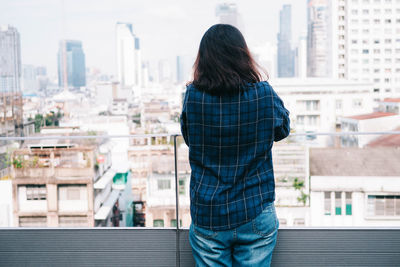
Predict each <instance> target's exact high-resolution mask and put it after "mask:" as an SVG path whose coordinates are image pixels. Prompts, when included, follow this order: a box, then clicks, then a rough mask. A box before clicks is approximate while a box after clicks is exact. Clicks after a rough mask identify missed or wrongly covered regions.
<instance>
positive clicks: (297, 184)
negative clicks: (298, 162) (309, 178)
mask: <svg viewBox="0 0 400 267" xmlns="http://www.w3.org/2000/svg"><path fill="white" fill-rule="evenodd" d="M293 187H294V189H295V190H301V189H302V188H303V187H304V181H299V179H298V178H294V181H293Z"/></svg>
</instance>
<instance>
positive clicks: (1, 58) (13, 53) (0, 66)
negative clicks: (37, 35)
mask: <svg viewBox="0 0 400 267" xmlns="http://www.w3.org/2000/svg"><path fill="white" fill-rule="evenodd" d="M0 47H1V49H0V62H1V63H0V135H1V136H15V135H21V134H22V128H23V111H22V107H23V103H22V92H21V44H20V35H19V33H18V31H17V29H16V28H14V27H12V26H0ZM3 145H4V143H3V144H0V146H3Z"/></svg>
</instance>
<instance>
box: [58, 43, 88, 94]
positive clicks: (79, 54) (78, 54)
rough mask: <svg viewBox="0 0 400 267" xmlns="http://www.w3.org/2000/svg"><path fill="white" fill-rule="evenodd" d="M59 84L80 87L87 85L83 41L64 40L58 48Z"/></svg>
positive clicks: (66, 86) (65, 86) (64, 86)
mask: <svg viewBox="0 0 400 267" xmlns="http://www.w3.org/2000/svg"><path fill="white" fill-rule="evenodd" d="M58 85H59V86H60V87H63V88H68V87H73V88H79V87H81V86H85V85H86V65H85V54H84V53H83V49H82V42H81V41H75V40H62V41H60V46H59V50H58Z"/></svg>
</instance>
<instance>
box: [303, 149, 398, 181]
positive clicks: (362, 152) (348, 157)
mask: <svg viewBox="0 0 400 267" xmlns="http://www.w3.org/2000/svg"><path fill="white" fill-rule="evenodd" d="M399 162H400V149H398V148H393V147H379V148H377V147H371V148H311V149H310V175H314V176H400V164H399ZM382 166H385V167H382Z"/></svg>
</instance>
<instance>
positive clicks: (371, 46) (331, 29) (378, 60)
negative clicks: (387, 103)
mask: <svg viewBox="0 0 400 267" xmlns="http://www.w3.org/2000/svg"><path fill="white" fill-rule="evenodd" d="M310 1H311V0H310ZM311 2H313V1H311ZM317 2H321V1H317ZM322 2H324V5H325V6H326V2H328V1H322ZM326 8H328V10H329V14H330V15H327V16H325V19H324V17H323V16H322V15H321V16H320V17H319V18H321V19H324V21H327V22H321V23H323V24H326V25H327V26H326V27H327V29H328V30H327V32H328V39H327V40H328V43H329V44H331V49H329V50H328V53H326V55H328V57H332V58H331V63H329V62H328V64H326V65H327V66H329V67H330V66H332V77H333V78H340V79H350V80H354V81H361V82H370V83H373V84H374V88H373V94H374V95H375V98H377V99H381V100H382V99H383V98H385V97H394V96H399V95H400V86H399V82H400V68H399V67H398V65H399V63H400V48H399V46H398V44H399V42H400V40H399V38H398V35H399V34H400V19H399V15H400V2H399V1H397V0H382V1H380V0H379V1H378V0H348V1H345V0H332V1H329V6H326ZM326 27H325V26H324V27H323V28H324V29H325V28H326ZM323 32H325V30H323ZM309 33H310V31H309ZM312 36H313V34H311V35H310V34H309V37H312ZM324 36H326V34H325V33H324ZM322 39H325V37H324V38H322ZM329 51H332V55H330V52H329ZM309 56H310V57H311V59H313V60H318V56H316V55H313V54H309ZM323 62H326V61H325V60H324V61H321V64H322V63H323ZM311 66H312V65H311ZM321 69H324V67H323V66H321V67H317V68H316V71H319V70H321Z"/></svg>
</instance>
